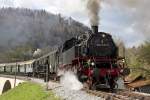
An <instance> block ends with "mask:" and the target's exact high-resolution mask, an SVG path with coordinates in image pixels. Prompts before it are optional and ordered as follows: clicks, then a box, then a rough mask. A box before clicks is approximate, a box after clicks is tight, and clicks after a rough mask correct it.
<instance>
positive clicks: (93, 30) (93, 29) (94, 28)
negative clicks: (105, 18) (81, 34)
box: [92, 26, 98, 34]
mask: <svg viewBox="0 0 150 100" xmlns="http://www.w3.org/2000/svg"><path fill="white" fill-rule="evenodd" d="M92 32H93V33H94V34H96V33H98V26H92Z"/></svg>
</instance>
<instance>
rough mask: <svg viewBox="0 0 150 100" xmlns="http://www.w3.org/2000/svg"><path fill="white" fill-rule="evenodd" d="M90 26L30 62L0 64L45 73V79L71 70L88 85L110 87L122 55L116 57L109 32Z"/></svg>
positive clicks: (113, 83)
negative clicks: (84, 32)
mask: <svg viewBox="0 0 150 100" xmlns="http://www.w3.org/2000/svg"><path fill="white" fill-rule="evenodd" d="M92 30H93V32H92V33H91V34H89V33H86V34H82V35H80V36H77V37H73V38H71V39H70V40H67V41H66V42H65V43H64V44H63V45H62V46H60V47H59V48H57V49H55V50H53V51H52V52H50V53H48V54H46V55H44V56H42V57H40V58H37V59H34V60H32V61H30V62H17V63H12V64H1V66H3V67H1V68H3V69H2V70H4V72H8V70H7V69H10V71H11V72H13V69H15V70H14V71H16V70H17V71H18V72H22V73H23V72H24V73H27V74H28V75H29V74H30V76H34V77H44V80H45V81H49V79H59V77H61V76H62V75H63V73H65V72H66V71H72V72H74V73H75V74H76V75H77V77H78V79H79V80H80V81H81V82H83V83H86V84H87V86H88V88H91V89H95V88H99V87H100V88H109V89H112V90H113V89H114V88H115V87H116V86H117V84H116V79H117V78H118V77H119V76H120V74H121V70H122V69H123V64H120V61H122V60H123V58H119V56H118V47H117V46H116V44H115V43H114V41H113V39H112V37H111V35H110V34H108V33H105V32H98V26H92ZM121 63H123V62H121ZM16 67H17V68H16ZM28 68H29V69H30V70H29V69H28Z"/></svg>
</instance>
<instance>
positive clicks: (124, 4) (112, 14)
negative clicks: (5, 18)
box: [0, 0, 150, 47]
mask: <svg viewBox="0 0 150 100" xmlns="http://www.w3.org/2000/svg"><path fill="white" fill-rule="evenodd" d="M100 1H101V7H100V13H99V18H100V20H99V31H104V32H108V33H110V34H111V35H112V36H113V37H114V38H117V39H119V40H122V41H123V42H124V43H125V45H126V46H127V47H132V46H138V45H140V44H141V43H143V42H144V41H146V40H150V33H149V32H150V20H149V19H150V13H149V9H150V6H149V5H150V0H100ZM86 5H87V0H0V7H15V8H16V7H19V8H30V9H44V10H46V11H48V12H51V13H54V14H58V13H61V14H62V16H65V17H72V18H73V19H75V20H77V21H79V22H81V23H84V24H85V25H87V26H90V22H89V17H88V12H87V9H86V8H87V6H86Z"/></svg>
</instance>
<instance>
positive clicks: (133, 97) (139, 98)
mask: <svg viewBox="0 0 150 100" xmlns="http://www.w3.org/2000/svg"><path fill="white" fill-rule="evenodd" d="M0 76H1V77H7V78H14V76H13V75H0ZM17 79H22V80H26V81H30V80H31V77H23V76H17ZM51 81H52V82H55V83H57V84H58V83H59V82H58V81H55V80H51ZM58 87H60V86H58ZM58 87H55V88H58ZM82 91H85V92H86V93H88V94H90V95H95V96H97V97H101V98H104V99H105V100H150V94H142V93H138V92H132V91H127V90H117V91H116V92H115V93H110V92H104V91H98V90H89V89H82Z"/></svg>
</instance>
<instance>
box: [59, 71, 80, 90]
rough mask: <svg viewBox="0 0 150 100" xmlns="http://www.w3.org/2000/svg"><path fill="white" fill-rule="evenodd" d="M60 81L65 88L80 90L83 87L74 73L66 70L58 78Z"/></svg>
mask: <svg viewBox="0 0 150 100" xmlns="http://www.w3.org/2000/svg"><path fill="white" fill-rule="evenodd" d="M60 83H61V84H62V85H63V86H64V87H65V88H67V89H70V90H80V89H82V88H83V84H82V83H81V82H80V81H79V80H78V78H77V77H76V75H75V74H74V73H73V72H71V71H67V72H65V73H64V75H63V76H62V77H61V79H60Z"/></svg>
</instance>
